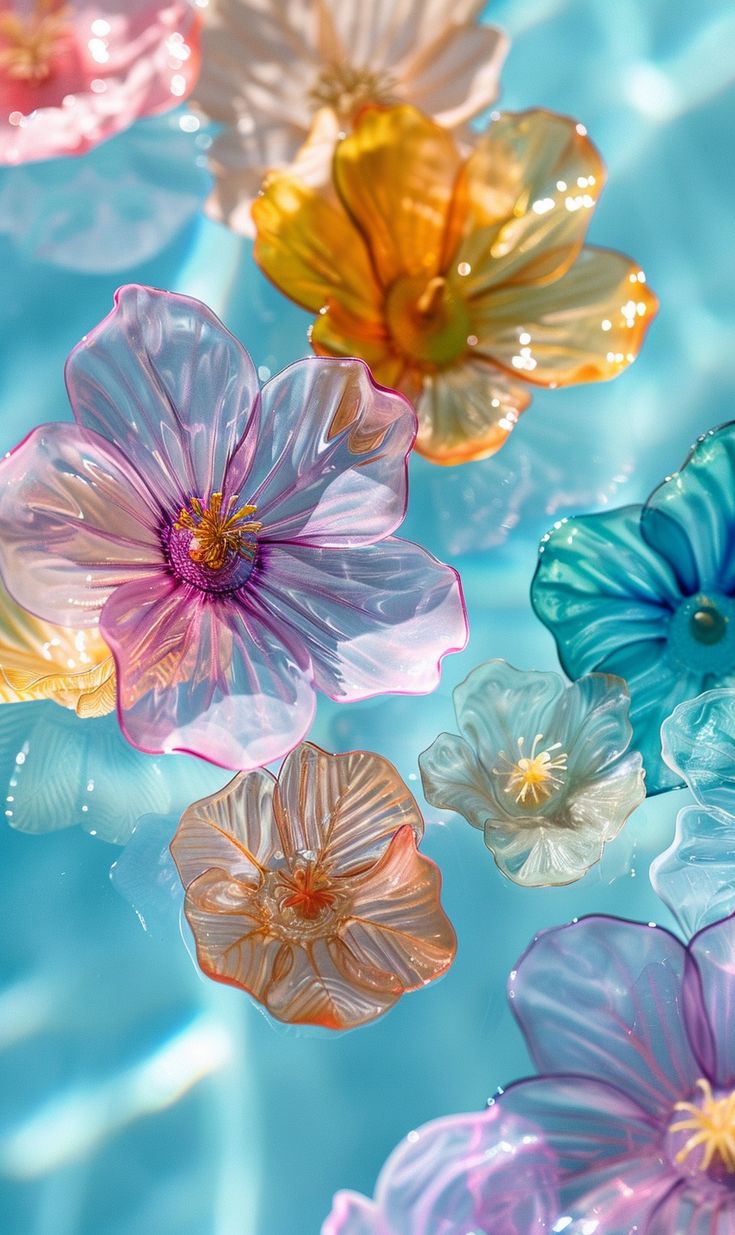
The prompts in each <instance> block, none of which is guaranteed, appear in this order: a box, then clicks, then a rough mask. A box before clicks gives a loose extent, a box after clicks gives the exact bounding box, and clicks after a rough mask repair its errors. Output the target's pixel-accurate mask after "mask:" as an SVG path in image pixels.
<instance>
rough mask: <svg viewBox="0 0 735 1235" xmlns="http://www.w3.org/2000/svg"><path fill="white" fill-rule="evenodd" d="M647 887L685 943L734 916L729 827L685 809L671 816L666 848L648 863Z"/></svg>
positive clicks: (733, 850) (734, 832)
mask: <svg viewBox="0 0 735 1235" xmlns="http://www.w3.org/2000/svg"><path fill="white" fill-rule="evenodd" d="M650 876H651V883H652V884H653V889H654V891H655V893H656V895H657V896H658V897H659V898H660V899H661V900H662V901H663V902H664V904H665V905H666V907H667V908H668V909H669V910H670V911H671V913H672V914H673V916H674V917H675V918H676V921H677V922H678V924H679V928H680V930H681V933H682V935H683V936H684V938H685V939H689V938H690V937H691V936H692V935H694V934H696V932H697V931H700V930H702V929H703V928H704V927H705V926H711V925H712V923H714V922H720V921H721V920H722V919H723V918H727V917H729V916H730V914H731V913H735V826H733V821H732V820H731V819H728V820H724V819H722V818H718V817H717V816H716V815H712V814H710V813H709V811H706V810H702V809H701V807H699V806H685V807H684V808H683V809H682V810H680V811H679V813H678V815H677V816H676V831H675V833H674V839H673V841H672V842H671V844H670V846H669V847H668V849H664V851H663V853H660V854H659V856H658V857H657V858H654V860H653V862H652V863H651V868H650Z"/></svg>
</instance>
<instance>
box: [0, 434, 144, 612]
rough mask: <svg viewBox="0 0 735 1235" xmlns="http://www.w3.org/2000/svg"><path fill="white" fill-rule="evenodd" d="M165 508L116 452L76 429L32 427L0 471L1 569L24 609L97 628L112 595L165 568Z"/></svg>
mask: <svg viewBox="0 0 735 1235" xmlns="http://www.w3.org/2000/svg"><path fill="white" fill-rule="evenodd" d="M160 521H161V510H160V506H159V505H158V499H157V495H156V492H155V490H153V491H152V490H150V489H149V488H148V487H147V486H146V485H145V484H144V482H143V480H142V479H141V478H140V477H139V475H138V473H137V472H136V470H135V467H134V465H133V464H132V463H129V462H128V461H127V459H126V458H125V457H124V455H123V454H122V452H121V451H120V450H119V449H118V447H117V446H114V445H113V444H112V442H111V441H106V440H105V439H104V438H102V437H100V436H99V434H97V433H93V432H91V431H90V430H86V429H80V428H79V426H77V425H70V424H50V425H43V426H41V427H40V428H38V429H34V430H33V432H32V433H30V434H29V436H28V437H27V438H26V439H25V441H24V442H22V443H21V444H20V446H18V447H17V449H16V450H14V451H13V453H12V454H11V455H10V456H8V457H7V458H6V459H4V460H3V462H2V468H1V470H0V523H1V524H2V536H0V570H1V571H2V576H3V580H4V581H5V585H6V587H8V590H9V591H10V592H11V595H12V596H13V597H14V599H15V600H16V601H18V603H19V604H21V605H23V606H24V607H25V608H27V609H29V610H30V611H31V612H32V613H37V614H38V615H39V617H42V618H44V619H46V620H47V621H52V622H61V623H62V624H63V625H65V626H76V627H82V626H96V625H97V624H98V622H99V615H100V611H101V609H102V607H103V605H104V604H105V602H106V600H107V599H108V597H109V596H111V595H112V593H113V591H114V590H115V588H117V587H118V586H119V585H120V584H121V583H123V582H125V581H126V580H127V579H130V578H138V579H140V580H141V581H142V580H150V579H151V578H153V576H154V575H155V574H156V573H157V572H159V571H160V570H161V569H162V568H163V554H162V550H161V542H160V537H159V532H158V528H159V524H160Z"/></svg>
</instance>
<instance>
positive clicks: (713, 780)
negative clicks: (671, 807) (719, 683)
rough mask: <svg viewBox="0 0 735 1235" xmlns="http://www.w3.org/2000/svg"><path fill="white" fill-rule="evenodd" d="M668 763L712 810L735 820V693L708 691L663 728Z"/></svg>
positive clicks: (677, 710)
mask: <svg viewBox="0 0 735 1235" xmlns="http://www.w3.org/2000/svg"><path fill="white" fill-rule="evenodd" d="M661 746H662V753H663V758H664V760H665V762H666V763H667V764H668V766H669V767H670V768H671V769H672V771H673V772H675V773H677V775H678V776H680V777H681V778H682V780H685V781H686V783H687V785H688V787H689V789H690V790H691V792H692V793H693V794H694V797H695V798H696V800H697V802H698V803H699V804H700V805H701V806H703V807H705V808H706V810H708V811H713V812H714V813H715V814H717V815H719V816H722V817H723V818H725V819H727V820H728V821H730V820H735V689H733V688H732V687H731V686H725V687H720V688H719V689H717V690H708V691H705V693H704V694H702V695H698V696H697V697H696V698H694V699H687V700H686V702H684V703H680V704H678V705H677V707H675V708H674V711H673V712H672V713H671V715H670V716H668V717H667V718H666V720H665V721H664V723H663V725H662V726H661Z"/></svg>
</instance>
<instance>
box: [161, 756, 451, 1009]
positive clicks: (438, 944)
mask: <svg viewBox="0 0 735 1235" xmlns="http://www.w3.org/2000/svg"><path fill="white" fill-rule="evenodd" d="M406 820H408V821H409V822H406ZM420 829H421V819H420V815H419V813H418V808H417V807H416V804H415V803H414V802H413V799H412V798H411V795H410V794H409V793H408V790H407V789H406V787H405V786H404V785H402V783H401V782H400V780H399V778H398V776H397V773H396V772H395V770H394V769H393V768H392V767H391V766H390V765H389V764H387V763H386V761H385V760H383V759H380V758H379V757H377V756H375V755H371V754H369V753H368V752H365V751H362V752H352V753H351V754H349V755H337V756H330V755H327V754H326V753H325V752H323V751H319V750H317V749H316V748H314V747H309V746H306V747H302V748H301V749H300V750H299V751H296V752H294V753H293V754H292V755H291V756H290V758H289V760H288V761H287V764H285V765H284V768H283V769H282V771H281V779H280V783H279V784H278V785H275V784H274V781H273V779H272V778H271V777H270V776H269V775H268V774H267V773H265V772H258V773H255V774H251V775H250V776H239V777H236V778H235V780H234V781H233V782H232V784H231V785H229V786H228V787H227V788H226V790H225V791H224V792H223V793H222V794H219V795H217V796H216V798H215V799H214V800H213V801H212V802H211V803H210V802H206V801H204V802H198V803H195V805H194V806H193V807H191V808H190V809H189V810H188V811H185V812H184V815H183V816H182V819H181V822H180V824H179V828H178V831H177V833H176V836H175V837H174V840H173V842H172V844H171V851H172V853H173V856H174V860H175V861H176V864H177V867H178V869H179V873H180V875H181V878H182V882H183V883H184V885H185V887H186V902H185V908H186V914H187V918H188V920H189V924H190V926H191V928H192V931H193V932H194V936H195V939H196V943H197V957H198V960H199V964H200V965H201V967H202V969H203V970H204V971H205V972H206V973H208V974H209V976H211V977H214V978H217V979H219V980H221V981H225V982H230V983H232V984H233V985H236V986H239V987H241V988H243V989H245V990H247V991H249V992H250V993H251V994H252V995H253V996H254V997H255V998H256V999H257V1000H259V1001H260V1002H261V1003H263V1004H264V1006H265V1007H266V1008H267V1009H268V1011H269V1012H270V1013H271V1014H272V1015H273V1016H275V1017H276V1018H277V1019H279V1020H284V1021H289V1022H293V1023H298V1024H319V1025H322V1026H324V1027H326V1028H332V1029H344V1028H350V1027H352V1026H354V1025H358V1024H362V1023H364V1022H365V1021H368V1020H372V1019H374V1018H375V1017H376V1016H378V1015H380V1014H381V1013H382V1012H384V1011H385V1010H386V1009H387V1008H389V1007H390V1006H391V1005H392V1004H393V1003H395V1001H396V1000H397V999H398V998H399V997H400V996H401V995H402V994H403V993H404V992H405V991H407V990H412V989H415V988H417V987H419V986H422V985H425V984H426V983H427V982H430V981H432V980H433V979H434V978H437V977H439V976H440V974H442V973H443V972H444V970H445V969H446V968H447V967H448V966H449V965H450V964H451V962H452V960H453V958H454V952H455V949H456V941H455V937H454V932H453V930H452V927H451V924H450V922H449V920H448V919H447V918H446V916H445V915H444V913H443V912H442V909H441V906H440V902H439V891H440V877H439V872H438V870H437V868H436V867H435V866H434V864H433V863H432V862H429V861H428V860H427V859H426V858H424V857H422V856H421V855H420V854H419V853H418V852H417V849H416V835H417V832H420ZM307 845H308V846H313V847H310V848H306V847H305V846H307Z"/></svg>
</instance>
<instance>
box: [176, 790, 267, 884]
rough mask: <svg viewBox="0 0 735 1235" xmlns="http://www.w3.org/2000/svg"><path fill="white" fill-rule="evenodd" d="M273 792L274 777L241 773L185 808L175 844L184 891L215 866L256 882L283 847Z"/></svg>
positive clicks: (245, 880)
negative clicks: (211, 793) (262, 868)
mask: <svg viewBox="0 0 735 1235" xmlns="http://www.w3.org/2000/svg"><path fill="white" fill-rule="evenodd" d="M275 787H276V781H275V777H274V776H272V775H271V773H270V772H268V771H266V770H265V769H264V768H258V769H257V770H256V771H253V772H241V773H240V775H239V776H236V777H235V778H234V780H231V781H230V782H229V784H227V785H225V786H224V788H223V789H221V790H220V791H219V792H218V793H215V794H213V795H212V796H211V797H208V798H203V799H202V800H201V801H199V802H194V803H193V804H192V805H191V806H189V807H187V809H186V810H185V811H184V813H183V815H182V816H181V819H180V821H179V825H178V827H177V829H176V835H175V836H174V838H173V840H172V842H171V853H172V855H173V858H174V861H175V862H176V866H177V868H178V872H179V875H180V876H181V882H182V883H183V885H184V887H185V888H188V887H189V884H191V883H193V882H194V880H195V879H196V878H197V877H198V876H199V875H203V874H204V872H205V871H207V870H210V869H212V868H213V867H218V868H220V869H221V870H223V871H226V872H227V874H228V875H230V876H231V877H232V878H233V879H239V880H241V881H243V882H246V883H247V882H249V881H251V880H255V879H257V877H258V874H259V871H260V869H261V867H263V866H266V865H268V864H269V863H270V862H271V861H272V860H273V858H274V856H275V853H276V851H277V850H278V849H279V846H280V837H279V834H278V830H277V825H276V818H275V814H274V810H273V794H274V791H275Z"/></svg>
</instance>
